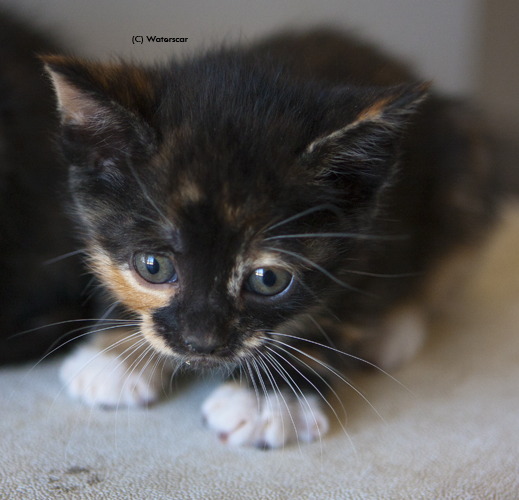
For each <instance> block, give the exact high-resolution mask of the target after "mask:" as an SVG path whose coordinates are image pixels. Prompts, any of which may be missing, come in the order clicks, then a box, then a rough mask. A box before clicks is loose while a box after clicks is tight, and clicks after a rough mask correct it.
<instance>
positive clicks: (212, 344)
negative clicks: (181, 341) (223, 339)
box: [185, 335, 220, 354]
mask: <svg viewBox="0 0 519 500" xmlns="http://www.w3.org/2000/svg"><path fill="white" fill-rule="evenodd" d="M185 344H186V346H187V347H189V349H191V350H192V351H193V352H196V353H197V354H214V353H215V352H216V350H217V349H218V348H219V347H220V342H219V341H218V339H216V338H214V337H209V336H202V335H200V336H198V335H196V336H195V335H189V336H188V337H186V339H185Z"/></svg>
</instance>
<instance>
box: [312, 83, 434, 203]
mask: <svg viewBox="0 0 519 500" xmlns="http://www.w3.org/2000/svg"><path fill="white" fill-rule="evenodd" d="M429 86H430V84H429V83H424V84H419V85H398V86H396V87H391V88H389V89H386V90H384V91H381V92H380V91H379V92H377V93H376V94H375V95H372V96H369V97H368V99H367V104H364V105H363V107H362V110H361V111H360V112H357V115H356V117H354V119H353V121H351V122H350V123H349V124H348V125H346V126H344V127H343V128H339V129H337V130H335V131H333V132H331V133H328V134H327V135H324V136H322V137H319V138H318V139H316V140H315V141H313V142H312V143H311V144H310V145H309V146H308V147H307V148H306V151H305V153H304V155H303V159H304V161H305V163H307V164H308V165H310V166H311V168H312V170H313V172H314V175H315V177H316V180H317V181H319V182H326V181H328V182H335V183H337V182H338V183H340V184H341V185H342V186H343V188H344V189H345V190H346V191H347V192H348V194H349V195H350V196H352V197H354V198H355V199H356V200H359V201H360V200H367V199H369V198H372V197H373V196H374V195H375V194H376V192H377V191H378V189H379V188H380V187H381V186H383V185H384V183H386V182H387V181H388V179H389V177H390V175H391V173H392V171H393V169H394V166H395V163H396V162H397V159H398V153H399V146H400V142H401V140H402V137H403V134H404V132H405V127H406V125H407V124H408V122H409V120H410V118H411V117H412V115H413V113H414V112H415V111H416V109H417V107H418V105H419V104H420V103H421V102H422V101H423V100H424V99H425V97H426V94H427V89H428V88H429Z"/></svg>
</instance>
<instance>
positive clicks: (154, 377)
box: [60, 346, 162, 408]
mask: <svg viewBox="0 0 519 500" xmlns="http://www.w3.org/2000/svg"><path fill="white" fill-rule="evenodd" d="M145 364H146V363H145V362H142V361H141V363H138V364H132V362H131V361H126V360H125V359H124V357H121V356H117V355H115V354H111V353H109V352H108V353H101V352H100V351H99V350H98V349H96V348H95V347H91V346H84V347H80V348H79V349H77V350H76V351H75V352H74V353H72V354H71V355H70V356H69V357H67V359H66V360H65V362H64V363H63V365H62V367H61V370H60V378H61V380H62V382H63V383H64V384H65V387H66V389H67V392H68V393H69V395H70V396H72V397H73V398H75V399H79V400H81V401H82V402H84V403H86V404H88V405H91V406H103V407H106V408H113V407H118V406H145V405H148V404H150V403H153V402H155V401H157V399H158V398H159V395H160V390H161V387H162V380H161V377H160V373H159V372H160V369H152V365H153V364H152V363H149V365H148V366H145V367H144V365H145Z"/></svg>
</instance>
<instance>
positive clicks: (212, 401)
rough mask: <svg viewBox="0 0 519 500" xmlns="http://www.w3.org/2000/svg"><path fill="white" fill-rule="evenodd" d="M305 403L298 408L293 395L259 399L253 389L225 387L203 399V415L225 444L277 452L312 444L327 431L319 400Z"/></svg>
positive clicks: (313, 398)
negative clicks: (278, 449) (270, 449)
mask: <svg viewBox="0 0 519 500" xmlns="http://www.w3.org/2000/svg"><path fill="white" fill-rule="evenodd" d="M283 398H284V399H283ZM258 399H259V401H258ZM306 399H307V403H306V402H305V401H302V402H301V404H300V403H299V401H297V399H295V398H294V396H293V395H288V394H283V397H281V395H279V394H278V395H277V396H276V395H275V394H273V393H272V392H270V393H268V397H266V396H265V395H262V396H260V397H259V398H258V397H256V393H255V391H254V390H253V389H250V388H248V387H244V386H240V385H239V384H236V383H227V384H223V385H222V386H220V387H219V388H218V389H216V390H215V391H214V392H213V393H212V394H211V395H210V396H209V398H207V399H206V401H205V402H204V404H203V405H202V414H203V416H204V419H205V421H206V423H207V425H208V427H209V428H210V429H211V430H213V431H215V432H216V433H217V434H218V437H219V438H220V440H221V441H222V442H224V443H227V444H229V445H232V446H257V447H260V448H279V447H282V446H284V445H285V444H287V443H291V442H297V441H299V442H307V443H308V442H311V441H314V440H315V439H319V438H320V437H321V436H323V435H324V434H326V432H327V431H328V428H329V424H328V418H327V417H326V415H325V414H324V412H323V410H322V409H321V404H320V400H319V398H318V397H317V396H314V395H307V396H306Z"/></svg>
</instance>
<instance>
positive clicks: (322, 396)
mask: <svg viewBox="0 0 519 500" xmlns="http://www.w3.org/2000/svg"><path fill="white" fill-rule="evenodd" d="M265 347H266V348H267V349H268V350H269V351H270V352H272V353H273V354H275V355H276V356H278V357H279V358H281V359H282V360H283V361H285V363H287V364H288V365H290V366H291V367H292V368H293V369H294V370H295V371H296V372H297V373H299V375H301V376H302V377H303V378H304V379H305V380H306V381H307V382H308V383H309V384H310V385H311V386H312V387H313V388H314V390H315V391H316V392H317V393H318V394H319V396H320V397H321V399H322V400H323V401H324V402H325V403H326V404H327V406H328V407H329V408H330V410H331V411H332V412H333V414H334V415H335V418H336V419H337V422H339V425H340V426H341V428H342V430H343V432H344V434H345V435H346V437H347V438H348V441H349V442H350V444H351V447H352V449H353V452H354V453H355V456H356V457H357V458H358V456H357V450H356V449H355V445H354V444H353V441H352V439H351V437H350V435H349V434H348V431H347V430H346V428H345V427H344V424H343V423H342V421H341V419H340V418H339V415H337V412H336V411H335V408H334V407H333V406H332V405H331V403H330V402H329V401H328V399H327V398H326V397H325V396H324V394H323V393H322V391H320V390H319V388H318V387H317V386H316V385H315V384H314V383H313V382H312V381H311V380H310V379H309V378H308V377H307V376H306V375H304V374H303V373H302V372H301V371H300V370H298V369H297V368H296V367H295V366H294V365H293V363H290V361H288V359H286V358H285V357H283V356H282V355H281V354H280V353H278V352H276V351H275V350H274V349H271V348H270V347H269V346H265ZM279 349H281V350H282V351H284V352H285V353H287V354H288V355H290V356H291V357H292V358H294V359H296V360H298V361H300V362H302V360H300V359H299V358H298V357H297V356H294V355H293V354H292V353H290V352H288V351H287V350H286V349H283V348H282V347H280V348H279ZM302 363H303V364H304V365H305V366H307V367H308V368H310V369H311V367H310V365H308V364H307V363H304V362H302ZM312 371H313V372H314V373H315V374H316V375H318V376H319V377H320V378H321V380H322V381H323V382H324V383H325V384H326V385H327V386H328V387H329V388H330V389H331V390H332V391H333V393H334V395H335V397H336V398H337V399H338V400H339V403H340V404H341V406H342V409H343V410H344V414H345V416H346V419H347V414H346V408H344V405H343V403H342V400H341V398H339V396H338V395H337V393H336V392H335V391H334V390H333V389H332V387H331V386H330V384H328V383H327V382H326V380H325V379H324V378H323V377H321V376H320V375H319V374H318V373H317V372H316V371H315V370H313V369H312ZM310 411H311V412H312V416H313V418H314V422H315V425H316V427H317V431H318V432H319V438H320V437H321V431H320V430H319V426H318V425H317V420H316V418H315V415H314V412H313V411H312V410H311V409H310Z"/></svg>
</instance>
